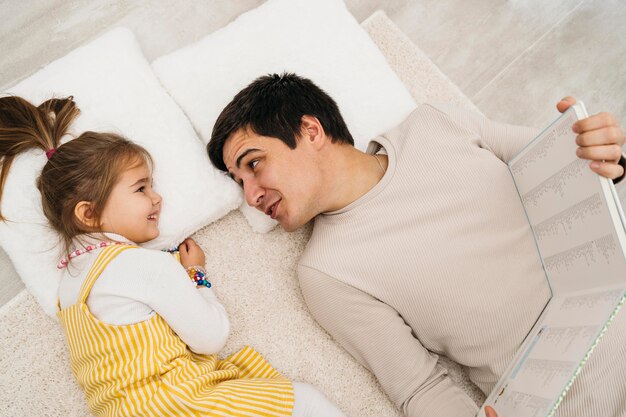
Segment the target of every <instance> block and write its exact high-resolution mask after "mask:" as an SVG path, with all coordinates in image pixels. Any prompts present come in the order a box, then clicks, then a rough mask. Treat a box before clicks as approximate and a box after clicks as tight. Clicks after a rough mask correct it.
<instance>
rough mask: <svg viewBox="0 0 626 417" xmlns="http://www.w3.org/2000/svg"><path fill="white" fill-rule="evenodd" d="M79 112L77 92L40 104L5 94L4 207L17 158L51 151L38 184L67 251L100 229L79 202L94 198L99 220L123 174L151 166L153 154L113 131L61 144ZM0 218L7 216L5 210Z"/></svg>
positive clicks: (0, 102)
mask: <svg viewBox="0 0 626 417" xmlns="http://www.w3.org/2000/svg"><path fill="white" fill-rule="evenodd" d="M79 112H80V110H79V109H78V107H76V103H74V100H73V98H72V97H68V98H64V99H51V100H47V101H45V102H44V103H42V104H41V105H39V106H38V107H35V106H34V105H33V104H31V103H29V102H28V101H26V100H24V99H23V98H20V97H14V96H9V97H1V98H0V166H1V167H2V169H1V170H0V207H1V203H2V198H3V196H2V194H3V190H4V186H5V183H6V179H7V176H8V173H9V169H10V168H11V164H12V163H13V160H14V159H15V157H16V156H17V155H19V154H20V153H22V152H25V151H27V150H30V149H41V150H42V151H44V152H46V156H49V159H48V161H47V163H46V164H45V165H44V167H43V170H42V171H41V175H40V176H39V178H38V179H37V188H38V189H39V192H40V193H41V201H42V206H43V212H44V215H45V216H46V218H47V219H48V221H49V222H50V225H51V226H52V228H53V229H54V230H55V231H57V232H58V233H59V235H60V236H61V239H62V242H63V250H64V251H65V252H67V251H68V250H69V248H70V246H71V244H72V240H73V239H74V237H76V236H77V235H80V234H82V233H90V232H98V231H100V230H99V229H98V228H97V227H96V228H93V227H89V226H88V225H86V224H84V223H83V222H81V221H80V219H78V218H77V217H76V215H75V214H74V209H75V207H76V205H77V204H78V203H79V202H81V201H88V202H90V213H89V217H90V220H92V221H93V224H95V225H99V224H100V218H101V215H102V210H103V209H104V206H105V204H106V202H107V200H108V198H109V195H110V194H111V190H112V189H113V186H114V185H115V184H116V183H117V181H118V180H119V176H120V174H121V173H122V172H123V171H124V170H125V169H128V168H131V167H133V166H136V165H140V164H144V163H145V164H146V165H147V166H148V167H150V168H151V167H152V158H151V157H150V154H149V153H148V152H147V151H146V150H145V149H144V148H143V147H141V146H139V145H137V144H134V143H132V142H131V141H129V140H127V139H125V138H123V137H122V136H120V135H116V134H114V133H96V132H85V133H83V134H81V135H80V136H78V137H77V138H75V139H73V140H71V141H69V142H67V143H65V144H63V145H61V144H60V141H61V138H62V137H63V136H64V135H65V134H66V133H67V130H68V128H69V126H70V124H71V123H72V121H73V120H74V119H75V118H76V117H77V116H78V114H79ZM51 150H53V151H51ZM44 157H45V156H43V155H42V158H44ZM0 220H3V221H6V220H8V219H6V218H5V217H4V216H3V215H2V212H1V211H0Z"/></svg>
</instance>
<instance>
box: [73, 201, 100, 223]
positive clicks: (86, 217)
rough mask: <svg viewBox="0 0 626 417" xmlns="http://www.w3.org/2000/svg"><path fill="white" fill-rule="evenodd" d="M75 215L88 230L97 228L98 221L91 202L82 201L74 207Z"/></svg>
mask: <svg viewBox="0 0 626 417" xmlns="http://www.w3.org/2000/svg"><path fill="white" fill-rule="evenodd" d="M74 215H75V216H76V218H77V219H78V221H80V222H81V223H82V224H83V225H85V226H86V227H88V228H91V229H95V228H97V226H98V225H97V224H96V220H95V219H94V218H93V209H92V205H91V202H90V201H81V202H79V203H78V204H76V207H74Z"/></svg>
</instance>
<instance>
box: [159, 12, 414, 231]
mask: <svg viewBox="0 0 626 417" xmlns="http://www.w3.org/2000/svg"><path fill="white" fill-rule="evenodd" d="M152 67H153V69H154V72H155V73H156V75H157V76H158V77H159V78H160V80H161V82H162V83H163V85H164V86H165V88H166V89H167V90H168V91H169V92H170V94H171V95H172V97H173V98H174V99H175V100H176V101H177V102H178V104H179V105H180V106H181V107H182V109H183V110H184V111H185V113H186V114H187V116H189V118H190V120H191V122H192V123H193V125H194V127H195V128H196V130H197V131H198V132H199V133H200V136H201V139H202V140H203V141H204V142H205V143H206V142H208V141H209V139H210V136H211V131H212V129H213V125H214V123H215V120H216V119H217V117H218V116H219V114H220V112H221V111H222V109H223V108H224V107H225V106H226V105H227V104H228V103H229V102H230V101H231V100H232V98H233V96H234V95H235V94H236V93H237V92H239V91H240V90H241V89H243V88H244V87H246V86H247V85H248V84H249V83H251V82H252V81H253V80H254V79H256V78H257V77H259V76H261V75H264V74H267V73H281V72H283V71H289V72H295V73H297V74H298V75H301V76H304V77H307V78H310V79H311V80H313V81H314V82H315V83H316V84H317V85H318V86H320V87H321V88H322V89H323V90H325V91H326V92H327V93H328V94H330V96H331V97H333V98H334V99H335V100H336V101H337V103H338V105H339V108H340V110H341V112H342V115H343V116H344V119H345V120H346V123H347V124H348V127H349V129H350V131H351V132H352V135H353V136H354V139H355V142H356V147H357V148H359V149H362V150H365V148H366V147H367V144H368V141H369V140H370V139H372V138H373V137H375V136H376V135H378V134H381V133H383V132H385V131H387V130H388V129H390V128H392V127H394V126H396V125H397V124H399V123H400V122H401V121H402V120H404V119H405V118H406V116H408V114H409V113H410V112H411V110H413V109H414V108H415V102H414V101H413V98H412V97H411V95H410V94H409V93H408V91H407V90H406V88H405V86H404V85H403V84H402V82H401V81H400V80H399V79H398V77H397V75H396V74H395V73H394V71H393V70H392V69H391V68H390V67H389V64H388V63H387V61H386V60H385V58H384V57H383V55H382V54H381V52H380V51H379V50H378V48H377V47H376V45H375V44H374V43H373V42H372V40H371V39H370V38H369V36H368V35H367V33H366V32H365V31H364V30H363V29H362V28H361V27H360V26H359V24H358V23H357V22H356V20H355V19H354V17H353V16H352V15H351V14H350V13H349V12H348V10H347V9H346V7H345V5H344V4H343V2H342V1H341V0H318V1H310V0H269V1H267V2H266V3H264V4H263V5H261V6H260V7H258V8H256V9H254V10H252V11H249V12H247V13H244V14H243V15H241V16H239V17H238V18H237V19H236V20H235V21H233V22H232V23H230V24H229V25H228V26H226V27H224V28H222V29H220V30H218V31H216V32H214V33H212V34H210V35H208V36H205V37H204V38H203V39H201V40H199V41H198V42H196V43H194V44H192V45H190V46H187V47H185V48H182V49H179V50H178V51H175V52H173V53H171V54H169V55H165V56H163V57H160V58H158V59H156V60H155V61H154V62H153V63H152ZM233 187H234V188H237V187H236V185H235V184H234V183H233ZM246 218H247V219H248V221H249V222H251V225H252V227H253V229H255V230H259V231H261V230H267V229H269V227H268V226H267V225H268V224H269V225H270V226H271V225H273V224H275V223H273V221H270V222H268V221H267V220H271V219H269V217H267V216H260V217H259V216H254V217H252V216H249V215H246ZM265 219H267V220H265Z"/></svg>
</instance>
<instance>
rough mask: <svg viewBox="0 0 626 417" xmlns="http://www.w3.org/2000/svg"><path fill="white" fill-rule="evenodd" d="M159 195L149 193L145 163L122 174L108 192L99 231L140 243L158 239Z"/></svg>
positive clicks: (150, 180)
mask: <svg viewBox="0 0 626 417" xmlns="http://www.w3.org/2000/svg"><path fill="white" fill-rule="evenodd" d="M160 212H161V196H160V195H159V194H157V193H155V192H154V191H153V190H152V175H151V173H150V171H149V169H148V167H147V166H146V164H143V163H142V164H140V165H138V166H135V167H133V168H129V169H127V170H126V171H124V172H123V173H122V175H121V176H120V179H119V181H118V182H117V184H115V186H114V187H113V190H111V194H110V196H109V199H108V200H107V202H106V204H105V206H104V210H103V211H102V216H101V224H100V227H101V230H102V231H103V232H111V233H116V234H119V235H122V236H124V237H125V238H127V239H129V240H131V241H133V242H135V243H143V242H147V241H149V240H152V239H154V238H156V237H157V236H159V214H160Z"/></svg>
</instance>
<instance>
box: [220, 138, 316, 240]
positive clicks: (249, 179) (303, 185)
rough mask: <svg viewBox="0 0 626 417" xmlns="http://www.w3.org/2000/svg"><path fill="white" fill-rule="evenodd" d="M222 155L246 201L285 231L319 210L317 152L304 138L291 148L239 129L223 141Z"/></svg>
mask: <svg viewBox="0 0 626 417" xmlns="http://www.w3.org/2000/svg"><path fill="white" fill-rule="evenodd" d="M223 156H224V163H225V164H226V167H227V168H228V172H229V174H230V176H231V177H232V178H233V179H234V180H235V181H236V182H237V183H238V184H239V185H240V186H241V187H242V188H243V191H244V195H245V198H246V202H247V203H248V204H249V205H250V206H252V207H255V208H256V209H258V210H260V211H262V212H263V213H265V214H266V215H268V216H270V217H271V218H273V219H276V220H277V221H278V222H279V223H280V225H281V226H282V227H283V228H284V229H285V230H287V231H293V230H296V229H297V228H299V227H300V226H302V225H304V224H306V223H307V222H308V221H309V220H311V219H312V218H313V217H315V216H316V215H317V214H319V213H320V212H321V208H320V207H319V204H318V201H319V197H320V194H319V193H320V190H321V188H322V187H321V185H322V184H321V182H322V181H321V176H320V173H319V170H318V166H317V162H316V161H317V155H316V152H315V149H314V147H312V146H310V144H309V143H308V141H307V140H302V139H299V140H298V146H296V148H295V149H291V148H289V147H288V146H287V145H286V144H285V143H284V142H282V141H281V140H280V139H276V138H270V137H265V136H260V135H258V134H256V133H254V132H252V131H251V130H250V129H240V130H238V131H236V132H234V133H233V134H232V135H231V136H230V137H229V138H228V140H227V141H226V143H225V145H224V150H223Z"/></svg>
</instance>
